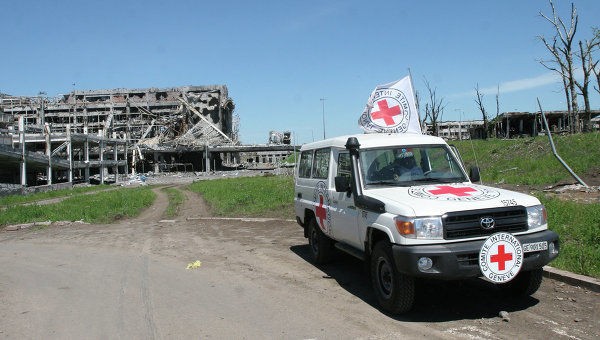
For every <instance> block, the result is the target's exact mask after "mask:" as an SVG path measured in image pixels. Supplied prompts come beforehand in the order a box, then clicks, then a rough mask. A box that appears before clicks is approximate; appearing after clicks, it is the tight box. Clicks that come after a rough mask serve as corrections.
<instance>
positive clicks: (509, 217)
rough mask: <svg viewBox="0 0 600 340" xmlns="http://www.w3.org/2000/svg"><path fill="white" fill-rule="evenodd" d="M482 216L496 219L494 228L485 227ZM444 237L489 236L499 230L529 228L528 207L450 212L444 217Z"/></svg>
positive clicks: (512, 230) (523, 229) (508, 230)
mask: <svg viewBox="0 0 600 340" xmlns="http://www.w3.org/2000/svg"><path fill="white" fill-rule="evenodd" d="M482 217H491V218H493V219H494V222H495V226H494V228H492V229H483V228H482V227H481V225H480V220H481V218H482ZM442 222H443V223H444V239H446V240H455V239H460V238H470V237H478V236H487V235H491V234H495V233H497V232H501V231H503V232H509V233H515V232H520V231H525V230H527V209H525V207H523V206H515V207H504V208H494V209H480V210H468V211H456V212H449V213H447V214H446V215H444V217H442Z"/></svg>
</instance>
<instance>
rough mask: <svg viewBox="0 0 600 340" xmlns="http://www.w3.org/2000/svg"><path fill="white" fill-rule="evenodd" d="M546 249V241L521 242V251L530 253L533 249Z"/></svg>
mask: <svg viewBox="0 0 600 340" xmlns="http://www.w3.org/2000/svg"><path fill="white" fill-rule="evenodd" d="M546 249H548V242H547V241H543V242H534V243H525V244H523V252H524V253H531V252H533V251H540V250H546Z"/></svg>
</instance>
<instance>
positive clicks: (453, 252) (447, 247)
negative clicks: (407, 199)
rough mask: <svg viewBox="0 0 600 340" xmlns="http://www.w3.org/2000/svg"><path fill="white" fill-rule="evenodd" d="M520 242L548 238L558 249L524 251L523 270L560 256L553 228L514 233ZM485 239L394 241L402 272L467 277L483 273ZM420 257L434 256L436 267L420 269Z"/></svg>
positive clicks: (393, 248) (524, 242)
mask: <svg viewBox="0 0 600 340" xmlns="http://www.w3.org/2000/svg"><path fill="white" fill-rule="evenodd" d="M515 237H516V238H517V239H518V240H519V242H521V244H527V243H534V242H542V241H547V242H548V244H550V243H551V242H554V245H555V249H556V252H555V253H553V254H551V253H550V250H549V249H547V250H542V251H536V252H531V253H525V256H524V259H523V266H522V267H521V271H529V270H533V269H537V268H542V267H543V266H545V265H546V264H548V263H549V262H550V261H552V260H554V259H555V258H556V257H557V256H558V250H559V242H558V235H557V234H556V233H555V232H553V231H551V230H544V231H541V232H537V233H534V234H527V235H518V236H517V235H515ZM484 242H485V240H477V241H467V242H457V243H447V244H437V245H414V246H403V245H398V244H394V245H392V252H393V255H394V260H395V262H396V268H397V269H398V271H399V272H401V273H404V274H406V275H409V276H414V277H429V278H436V279H442V280H455V279H466V278H471V277H478V276H481V270H480V269H479V250H480V249H481V246H482V245H483V243H484ZM421 257H429V258H431V259H432V260H433V267H432V268H431V269H429V270H427V271H421V270H419V268H418V267H417V261H418V259H419V258H421Z"/></svg>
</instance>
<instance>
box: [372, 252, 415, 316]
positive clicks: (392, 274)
mask: <svg viewBox="0 0 600 340" xmlns="http://www.w3.org/2000/svg"><path fill="white" fill-rule="evenodd" d="M371 283H372V284H373V290H374V291H375V297H376V298H377V301H378V302H379V305H380V306H381V308H382V309H383V310H384V311H386V312H389V313H391V314H401V313H406V312H408V311H410V310H411V309H412V307H413V304H414V302H415V280H414V278H412V277H410V276H407V275H404V274H402V273H399V272H398V270H397V269H396V263H395V262H394V258H393V256H392V247H391V245H390V244H389V242H385V241H381V242H378V243H377V244H376V245H375V248H374V249H373V253H372V254H371Z"/></svg>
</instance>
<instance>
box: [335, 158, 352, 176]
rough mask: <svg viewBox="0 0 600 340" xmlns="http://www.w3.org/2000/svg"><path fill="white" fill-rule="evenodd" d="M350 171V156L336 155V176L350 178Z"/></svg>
mask: <svg viewBox="0 0 600 340" xmlns="http://www.w3.org/2000/svg"><path fill="white" fill-rule="evenodd" d="M350 174H351V169H350V154H349V153H347V152H345V153H340V154H339V155H338V168H337V175H336V176H344V177H348V178H350Z"/></svg>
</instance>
